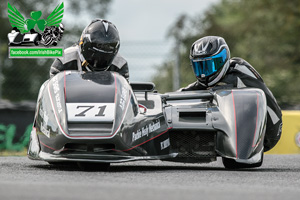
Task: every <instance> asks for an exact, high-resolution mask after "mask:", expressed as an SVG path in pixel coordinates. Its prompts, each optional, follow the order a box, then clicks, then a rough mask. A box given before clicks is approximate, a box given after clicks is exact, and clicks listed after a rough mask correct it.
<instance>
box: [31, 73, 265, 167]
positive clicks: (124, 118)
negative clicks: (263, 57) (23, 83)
mask: <svg viewBox="0 0 300 200" xmlns="http://www.w3.org/2000/svg"><path fill="white" fill-rule="evenodd" d="M153 87H154V86H153V84H150V83H147V84H146V83H137V84H131V85H130V84H128V82H127V81H126V79H125V78H124V77H122V76H120V75H119V74H117V73H115V72H97V73H95V74H93V73H82V72H77V71H65V72H61V73H59V74H57V75H56V76H54V77H53V78H51V79H49V80H48V81H46V82H45V83H44V84H43V85H42V87H41V89H40V92H39V96H38V100H37V107H36V114H35V119H34V127H33V130H32V132H31V137H30V145H29V149H28V157H29V158H31V159H39V160H45V161H48V162H53V161H54V162H58V161H76V162H77V161H79V162H81V161H88V162H109V163H111V162H125V161H133V160H149V159H160V160H168V161H176V162H194V163H203V162H211V161H214V160H216V158H217V157H218V156H221V157H224V158H229V159H233V160H235V161H236V162H239V163H246V164H252V163H258V162H260V160H262V155H263V141H264V134H265V126H266V113H267V110H266V98H265V95H264V93H263V91H262V90H260V89H253V88H251V89H248V88H243V89H226V90H218V91H207V90H206V91H190V92H172V93H166V94H159V93H157V92H154V91H153Z"/></svg>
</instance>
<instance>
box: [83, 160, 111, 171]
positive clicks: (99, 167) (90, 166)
mask: <svg viewBox="0 0 300 200" xmlns="http://www.w3.org/2000/svg"><path fill="white" fill-rule="evenodd" d="M77 165H78V167H79V168H80V169H81V170H83V171H107V170H108V169H109V167H110V163H93V162H78V163H77Z"/></svg>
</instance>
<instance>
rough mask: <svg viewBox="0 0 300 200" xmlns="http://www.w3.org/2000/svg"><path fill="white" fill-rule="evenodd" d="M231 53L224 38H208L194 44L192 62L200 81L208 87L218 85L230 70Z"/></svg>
mask: <svg viewBox="0 0 300 200" xmlns="http://www.w3.org/2000/svg"><path fill="white" fill-rule="evenodd" d="M229 59H230V51H229V48H228V46H227V44H226V42H225V40H224V39H223V38H222V37H217V36H207V37H203V38H201V39H199V40H197V41H196V42H194V43H193V44H192V47H191V51H190V60H191V64H192V68H193V71H194V73H195V75H196V77H197V79H198V81H199V82H200V83H201V84H202V85H205V86H206V87H208V86H212V85H214V84H216V83H217V82H218V81H219V80H220V79H221V78H222V77H223V76H224V75H225V74H226V72H227V70H228V68H229Z"/></svg>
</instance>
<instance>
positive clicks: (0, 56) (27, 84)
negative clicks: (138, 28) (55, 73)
mask: <svg viewBox="0 0 300 200" xmlns="http://www.w3.org/2000/svg"><path fill="white" fill-rule="evenodd" d="M7 2H9V3H10V4H11V5H12V6H14V7H16V9H17V10H18V11H19V12H20V13H21V14H22V15H23V16H24V18H25V19H28V18H30V12H31V11H38V10H40V11H42V17H41V18H43V19H46V18H47V17H48V15H49V14H50V13H51V12H52V11H53V10H54V9H55V7H56V6H57V5H58V4H60V3H61V2H64V16H65V15H66V14H69V16H71V19H69V20H64V18H63V21H62V23H63V24H64V26H65V32H64V37H63V38H62V41H61V42H60V43H59V44H58V46H63V47H64V48H67V47H68V46H71V45H72V44H73V43H75V42H77V41H78V40H79V36H80V34H81V32H82V30H83V28H84V27H85V26H86V25H87V24H86V23H88V22H86V23H83V22H84V20H82V19H80V18H78V16H86V17H85V19H86V21H87V20H91V19H93V18H104V17H105V15H106V14H107V13H108V10H109V6H110V4H111V0H89V1H81V0H72V1H59V0H47V1H46V0H43V1H36V0H26V1H25V0H24V1H20V0H9V1H1V2H0V8H1V10H0V23H1V25H2V27H1V31H0V99H1V98H2V99H7V100H10V101H21V100H34V101H35V100H36V98H37V94H38V91H39V88H40V86H41V85H42V83H43V82H44V81H45V80H47V79H48V78H49V67H50V65H51V63H52V62H53V59H9V58H8V45H7V44H8V39H7V34H8V33H9V32H10V31H11V30H12V27H11V25H10V23H9V20H8V14H7ZM95 5H97V6H95ZM68 12H69V13H68ZM70 12H72V13H70ZM86 13H89V14H88V15H86ZM73 17H74V20H72V18H73Z"/></svg>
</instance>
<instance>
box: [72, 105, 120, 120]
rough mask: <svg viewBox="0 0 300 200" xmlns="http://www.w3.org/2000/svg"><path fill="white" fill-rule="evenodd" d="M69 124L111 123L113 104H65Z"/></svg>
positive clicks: (113, 116) (113, 112) (113, 113)
mask: <svg viewBox="0 0 300 200" xmlns="http://www.w3.org/2000/svg"><path fill="white" fill-rule="evenodd" d="M67 114H68V121H69V122H112V121H113V120H114V118H115V104H114V103H67Z"/></svg>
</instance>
